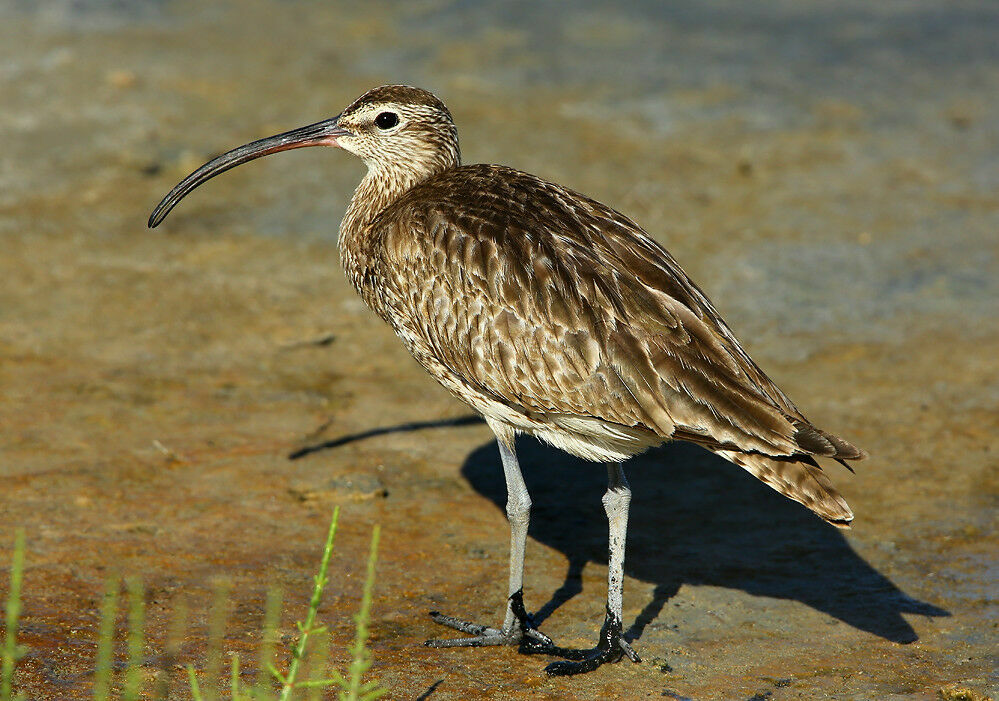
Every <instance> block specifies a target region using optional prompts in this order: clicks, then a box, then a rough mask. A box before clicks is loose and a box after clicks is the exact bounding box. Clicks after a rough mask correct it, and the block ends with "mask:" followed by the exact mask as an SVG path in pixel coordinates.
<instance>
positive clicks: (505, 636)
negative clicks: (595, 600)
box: [423, 591, 575, 657]
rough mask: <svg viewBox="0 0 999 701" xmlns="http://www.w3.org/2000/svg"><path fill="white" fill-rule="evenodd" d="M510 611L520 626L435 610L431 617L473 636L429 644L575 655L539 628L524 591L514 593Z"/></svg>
mask: <svg viewBox="0 0 999 701" xmlns="http://www.w3.org/2000/svg"><path fill="white" fill-rule="evenodd" d="M510 610H511V611H512V612H513V615H514V617H515V619H516V625H515V626H514V627H513V628H511V629H510V630H505V629H500V628H493V627H491V626H484V625H481V624H479V623H471V622H469V621H464V620H462V619H460V618H455V617H454V616H446V615H444V614H442V613H440V612H438V611H431V612H430V617H431V618H432V619H434V622H435V623H439V624H440V625H442V626H447V627H448V628H453V629H454V630H457V631H459V632H461V633H467V634H468V635H470V636H472V637H469V638H445V639H437V638H435V639H432V640H427V641H425V642H424V643H423V644H424V645H426V646H427V647H434V648H445V647H483V646H486V645H516V646H517V650H518V652H520V653H522V654H525V655H554V656H556V657H564V656H565V655H563V654H562V653H566V654H568V655H572V654H573V653H574V652H575V651H574V650H565V649H563V648H560V647H559V646H557V645H556V644H555V643H554V642H552V639H551V638H549V637H548V636H547V635H545V634H544V633H542V632H541V631H540V630H538V629H537V628H536V627H535V623H534V620H533V618H532V617H531V615H530V614H529V613H527V609H525V608H524V594H523V592H520V591H517V592H514V593H513V594H511V595H510Z"/></svg>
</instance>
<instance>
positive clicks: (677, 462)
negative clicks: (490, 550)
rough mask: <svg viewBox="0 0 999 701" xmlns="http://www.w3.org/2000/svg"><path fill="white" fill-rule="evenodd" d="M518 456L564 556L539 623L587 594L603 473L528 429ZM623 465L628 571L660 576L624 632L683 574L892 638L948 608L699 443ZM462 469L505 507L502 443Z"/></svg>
mask: <svg viewBox="0 0 999 701" xmlns="http://www.w3.org/2000/svg"><path fill="white" fill-rule="evenodd" d="M481 421H482V419H481V418H479V417H478V416H464V417H459V418H456V419H443V420H437V421H419V422H411V423H404V424H398V425H394V426H387V427H382V428H376V429H372V430H369V431H364V432H361V433H356V434H351V435H347V436H342V437H340V438H337V439H333V440H329V441H325V442H322V443H317V444H314V445H310V446H306V447H303V448H300V449H299V450H296V451H295V452H293V453H292V454H291V455H289V456H288V457H289V459H292V460H296V459H299V458H302V457H305V456H307V455H310V454H312V453H315V452H319V451H322V450H326V449H331V448H336V447H339V446H342V445H346V444H348V443H352V442H355V441H358V440H363V439H366V438H370V437H374V436H380V435H385V434H390V433H400V432H409V431H418V430H424V429H428V428H444V427H452V426H466V425H472V424H476V423H480V422H481ZM517 455H518V457H519V459H520V465H521V469H522V470H523V473H524V480H525V482H526V483H527V488H528V491H529V492H530V493H531V498H532V501H533V506H532V509H531V526H530V531H529V535H530V536H531V537H532V538H534V539H535V540H537V541H538V542H540V543H543V544H545V545H547V546H548V547H551V548H554V549H555V550H558V551H559V552H561V553H562V554H563V555H564V556H565V557H566V559H567V560H568V566H567V569H566V574H565V578H564V581H563V583H562V585H561V586H560V587H559V588H558V589H557V590H555V591H554V592H553V593H552V594H551V596H550V597H549V599H548V601H546V602H545V603H544V604H542V606H541V607H540V608H539V609H538V610H537V611H536V612H535V613H534V615H533V618H534V621H535V622H536V623H538V624H539V625H540V623H541V622H543V621H544V620H545V619H547V618H548V617H550V616H551V615H552V614H553V613H554V612H555V611H556V610H558V608H559V607H561V606H562V605H563V604H564V603H566V602H567V601H569V600H570V599H572V598H573V597H574V596H576V595H577V594H579V593H580V592H582V590H583V586H582V573H583V569H584V568H585V567H586V565H587V564H588V563H590V562H597V563H601V564H606V563H607V520H606V516H605V514H604V511H603V506H602V504H601V501H600V498H601V496H602V495H603V493H604V491H605V489H606V487H607V474H606V470H604V469H602V466H600V465H596V464H594V463H589V462H586V461H584V460H580V459H578V458H575V457H573V456H571V455H569V454H567V453H565V452H563V451H560V450H557V449H555V448H552V447H549V446H547V445H545V444H542V443H540V442H539V441H537V440H535V439H533V438H526V437H519V438H518V439H517ZM625 470H626V472H627V475H628V481H629V482H630V483H631V489H632V494H633V496H632V500H631V513H630V518H629V529H628V530H629V532H628V552H627V557H626V559H625V572H626V573H627V574H628V575H630V576H632V577H634V578H636V579H639V580H642V581H645V582H649V583H652V584H654V589H653V594H652V598H651V600H650V601H649V602H648V603H647V604H646V605H645V607H644V608H643V609H642V611H641V612H640V613H639V614H638V616H637V617H636V618H635V620H634V622H633V623H632V624H631V626H630V627H629V628H628V630H627V631H626V632H625V637H626V638H627V639H629V640H635V639H638V638H640V637H641V635H642V633H643V632H644V631H645V629H646V627H647V626H649V625H650V624H652V622H653V621H655V620H656V618H657V617H658V616H659V614H660V613H661V612H662V609H663V607H664V606H665V605H666V603H667V602H668V601H669V599H670V598H671V597H673V596H674V595H676V593H677V592H678V591H679V589H680V586H681V585H683V584H696V585H704V584H706V585H712V586H719V587H726V588H729V589H740V590H742V591H744V592H746V593H748V594H752V595H754V596H768V597H772V598H778V599H793V600H797V601H800V602H802V603H804V604H807V605H808V606H811V607H812V608H814V609H816V610H818V611H822V612H824V613H827V614H829V615H830V616H833V617H835V618H837V619H839V620H840V621H843V622H844V623H847V624H849V625H851V626H853V627H854V628H857V629H860V630H863V631H866V632H868V633H872V634H874V635H877V636H879V637H881V638H884V639H886V640H891V641H893V642H897V643H911V642H915V641H916V640H917V639H918V636H917V635H916V632H915V630H913V628H912V626H910V625H909V623H908V622H907V621H906V620H905V619H904V618H903V617H902V614H903V613H909V614H918V615H923V616H949V615H950V613H949V612H948V611H946V610H944V609H942V608H939V607H937V606H934V605H932V604H929V603H926V602H922V601H919V600H917V599H914V598H912V597H910V596H908V595H907V594H905V592H903V591H902V590H901V589H899V588H898V587H897V586H895V584H894V583H892V581H891V580H889V579H888V578H887V577H885V576H884V575H883V574H881V573H880V572H878V571H877V570H876V569H874V568H873V567H872V566H871V565H870V564H868V563H867V562H866V561H865V560H864V559H863V558H862V557H860V556H859V555H858V554H857V553H856V552H855V551H854V550H853V548H851V547H850V544H849V542H847V540H846V538H844V537H843V533H842V531H839V530H837V529H836V528H833V527H832V526H829V525H828V524H826V523H824V522H823V521H821V520H820V519H818V518H817V517H815V516H814V515H812V514H811V513H810V512H809V511H807V510H806V509H805V508H804V507H802V506H800V505H799V504H796V503H794V502H792V501H790V500H788V499H786V498H785V497H783V496H781V495H779V494H777V493H776V492H774V491H773V490H771V489H770V488H768V487H766V486H765V485H763V484H762V483H761V482H759V481H758V480H757V479H756V478H754V477H752V476H751V475H749V474H748V473H746V472H745V471H744V470H742V469H741V468H738V467H736V466H735V465H732V464H731V463H729V462H728V461H726V460H723V459H722V458H719V457H717V456H716V455H714V454H713V453H710V452H708V451H706V450H703V449H701V448H699V447H698V446H695V445H692V444H690V443H683V442H676V443H669V444H667V445H664V446H661V447H659V448H655V449H653V450H650V451H648V452H646V453H645V454H643V455H640V456H637V457H635V458H632V459H631V460H629V461H628V462H627V463H626V464H625ZM461 473H462V475H463V476H464V477H465V479H466V480H468V482H469V484H470V485H471V486H472V487H473V488H474V489H475V490H476V491H477V492H479V493H480V494H481V495H483V496H485V497H487V498H488V499H490V500H491V501H492V502H493V504H495V506H496V507H497V508H498V509H500V511H502V512H505V510H506V484H505V482H504V479H503V467H502V463H501V462H500V457H499V451H498V450H497V448H496V443H495V441H489V442H488V443H485V444H483V445H482V446H480V447H479V448H476V449H475V450H474V451H472V453H471V454H469V456H468V457H467V458H466V459H465V462H464V464H463V465H462V468H461ZM861 518H862V516H861Z"/></svg>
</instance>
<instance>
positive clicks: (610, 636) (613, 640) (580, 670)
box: [545, 609, 642, 677]
mask: <svg viewBox="0 0 999 701" xmlns="http://www.w3.org/2000/svg"><path fill="white" fill-rule="evenodd" d="M567 652H568V651H567ZM571 652H574V653H577V654H576V655H573V656H571V657H570V656H568V655H561V656H562V657H565V658H566V659H564V660H560V661H558V662H552V663H551V664H550V665H548V666H547V667H545V672H546V673H547V674H548V676H551V677H564V676H569V675H573V674H585V673H586V672H592V671H593V670H595V669H596V668H597V667H599V666H600V665H602V664H606V663H608V662H617V661H618V660H620V659H621V658H622V657H627V658H628V659H629V660H631V661H632V662H641V661H642V660H641V658H640V657H639V656H638V654H637V653H636V652H635V651H634V650H633V649H632V647H631V645H630V644H629V643H628V641H627V640H625V639H624V638H622V637H621V619H620V618H618V617H617V616H615V615H614V614H612V613H611V611H610V609H607V615H606V617H605V618H604V624H603V626H602V627H601V628H600V641H599V642H598V643H597V646H596V647H595V648H593V649H592V650H573V651H571Z"/></svg>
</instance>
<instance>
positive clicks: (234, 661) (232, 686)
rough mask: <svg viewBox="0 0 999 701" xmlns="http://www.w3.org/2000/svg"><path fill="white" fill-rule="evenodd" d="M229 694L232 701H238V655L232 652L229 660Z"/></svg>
mask: <svg viewBox="0 0 999 701" xmlns="http://www.w3.org/2000/svg"><path fill="white" fill-rule="evenodd" d="M229 664H230V674H229V679H230V681H229V693H230V694H232V701H240V695H239V653H238V652H233V653H232V655H231V657H230V658H229Z"/></svg>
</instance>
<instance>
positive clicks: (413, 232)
mask: <svg viewBox="0 0 999 701" xmlns="http://www.w3.org/2000/svg"><path fill="white" fill-rule="evenodd" d="M372 231H373V232H374V233H373V235H375V236H377V237H378V238H379V240H380V241H381V242H382V246H381V251H382V255H383V256H384V258H385V260H384V263H385V266H384V267H385V270H386V271H388V272H387V273H386V275H387V278H388V279H387V287H388V289H389V295H390V296H391V297H392V302H391V303H392V304H393V306H394V308H395V312H396V313H395V315H394V316H393V319H392V323H393V324H395V325H396V326H397V329H396V330H397V331H398V332H399V333H400V335H401V336H402V337H403V339H404V340H406V341H407V344H408V345H409V346H410V350H411V351H412V352H413V353H414V355H415V356H416V357H417V359H418V360H420V361H421V362H423V363H424V364H425V365H427V366H428V369H431V371H432V372H434V370H435V369H436V371H437V373H438V374H439V373H440V372H443V370H441V369H440V366H445V368H446V371H447V372H450V373H453V374H454V378H453V379H454V380H455V382H456V383H457V384H459V385H461V384H462V383H463V384H464V385H465V386H469V387H474V388H475V390H476V391H479V392H483V393H485V394H486V395H487V396H488V397H489V398H490V399H492V400H494V401H496V402H499V403H501V404H504V405H506V406H508V407H511V409H513V410H516V411H521V412H524V413H526V414H530V415H552V416H562V417H576V418H578V419H579V420H581V421H589V420H595V421H598V422H604V423H606V424H613V425H618V426H621V427H628V428H629V429H636V430H644V431H649V432H652V433H654V434H656V435H658V436H659V437H661V438H663V439H666V438H670V437H673V436H677V437H683V438H686V439H688V440H696V441H699V442H703V443H705V444H706V445H709V446H713V447H715V448H716V449H717V448H724V449H725V450H728V451H730V452H731V451H743V452H746V451H748V452H754V453H758V454H766V455H771V456H794V455H799V454H814V455H828V456H831V457H840V458H849V459H855V458H858V457H861V456H862V455H863V453H862V452H861V451H859V450H858V449H857V448H855V447H854V446H852V445H850V444H849V443H847V442H846V441H844V440H842V439H840V438H837V437H835V436H831V435H830V434H827V433H824V432H822V431H820V430H818V429H816V428H815V427H813V426H812V425H811V424H810V423H809V422H808V421H807V419H805V417H804V416H803V415H802V414H801V412H800V411H798V409H797V407H795V406H794V404H793V403H792V402H791V401H790V399H788V398H787V396H786V395H785V394H784V393H783V392H782V391H781V390H780V389H779V388H778V387H777V386H776V385H775V384H774V383H773V382H772V381H771V380H770V379H769V378H768V377H767V376H766V374H765V373H763V371H762V370H761V369H760V368H759V366H757V365H756V363H755V362H753V360H752V359H751V358H750V357H749V355H748V353H746V351H745V350H744V349H743V348H742V346H741V344H740V343H739V341H738V340H737V339H736V338H735V336H734V334H733V333H732V331H731V330H730V329H729V327H728V326H727V325H726V324H725V322H724V321H722V319H721V317H720V316H719V315H718V313H717V311H716V310H715V309H714V307H713V306H712V305H711V303H710V302H709V301H708V299H707V297H706V296H705V295H704V294H703V293H702V292H701V291H700V289H698V288H697V286H696V285H694V283H693V282H691V281H690V279H689V278H688V277H687V276H686V274H685V273H684V272H683V270H682V269H681V268H680V267H679V265H677V263H676V262H675V261H674V260H673V258H672V257H671V256H670V255H669V253H667V252H666V251H665V250H664V249H663V248H662V247H661V246H659V244H657V243H656V242H655V241H653V240H652V239H651V238H650V237H649V236H648V235H647V234H646V233H645V232H644V231H642V230H641V229H640V228H639V227H638V226H637V225H635V224H634V223H633V222H631V221H630V220H629V219H627V218H626V217H624V216H623V215H621V214H620V213H618V212H616V211H614V210H612V209H610V208H608V207H605V206H604V205H601V204H600V203H598V202H595V201H593V200H590V199H588V198H585V197H583V196H582V195H579V194H577V193H574V192H572V191H569V190H566V189H564V188H561V187H559V186H557V185H553V184H551V183H547V182H545V181H543V180H540V179H538V178H535V177H533V176H530V175H527V174H524V173H520V172H518V171H514V170H511V169H508V168H502V167H500V166H464V167H462V168H457V169H453V170H451V171H448V172H447V173H445V174H443V175H441V176H438V177H437V178H434V179H432V180H431V181H429V182H427V183H425V184H423V185H421V186H417V187H416V188H414V189H413V190H411V191H410V192H409V193H408V194H407V195H405V196H403V197H402V198H400V200H398V201H397V202H396V203H395V204H394V205H392V206H390V207H388V208H387V209H386V210H384V211H383V212H382V213H381V214H380V215H379V217H378V218H377V219H376V221H375V222H374V223H373V225H372ZM414 280H416V281H418V284H416V285H414V284H413V281H414ZM435 363H436V364H435ZM431 365H433V366H434V367H433V368H431V367H430V366H431ZM563 421H569V419H568V418H566V419H563Z"/></svg>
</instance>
